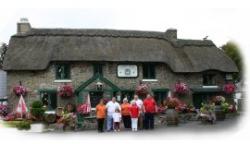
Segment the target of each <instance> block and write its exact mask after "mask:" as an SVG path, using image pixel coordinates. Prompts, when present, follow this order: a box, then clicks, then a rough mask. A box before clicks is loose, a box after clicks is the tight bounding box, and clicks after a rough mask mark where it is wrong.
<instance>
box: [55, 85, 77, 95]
mask: <svg viewBox="0 0 250 144" xmlns="http://www.w3.org/2000/svg"><path fill="white" fill-rule="evenodd" d="M58 95H59V96H61V97H72V96H74V92H73V86H72V85H66V84H65V85H61V86H59V87H58Z"/></svg>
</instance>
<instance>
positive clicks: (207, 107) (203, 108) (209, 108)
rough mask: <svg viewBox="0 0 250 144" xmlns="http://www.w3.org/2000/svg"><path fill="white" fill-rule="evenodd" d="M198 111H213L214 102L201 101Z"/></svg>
mask: <svg viewBox="0 0 250 144" xmlns="http://www.w3.org/2000/svg"><path fill="white" fill-rule="evenodd" d="M200 111H201V112H202V113H207V112H213V111H214V104H204V103H201V108H200Z"/></svg>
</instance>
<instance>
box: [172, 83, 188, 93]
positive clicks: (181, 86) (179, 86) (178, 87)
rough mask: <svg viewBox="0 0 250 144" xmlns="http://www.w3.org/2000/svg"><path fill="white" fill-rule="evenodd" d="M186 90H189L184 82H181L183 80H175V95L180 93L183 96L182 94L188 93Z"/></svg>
mask: <svg viewBox="0 0 250 144" xmlns="http://www.w3.org/2000/svg"><path fill="white" fill-rule="evenodd" d="M188 91H189V89H188V86H187V85H186V84H185V83H183V82H177V83H176V84H175V87H174V92H175V93H176V94H177V95H179V96H180V95H181V96H183V95H187V94H188Z"/></svg>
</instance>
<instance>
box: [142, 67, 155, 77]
mask: <svg viewBox="0 0 250 144" xmlns="http://www.w3.org/2000/svg"><path fill="white" fill-rule="evenodd" d="M142 67H143V79H155V65H154V64H143V65H142Z"/></svg>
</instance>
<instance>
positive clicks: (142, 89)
mask: <svg viewBox="0 0 250 144" xmlns="http://www.w3.org/2000/svg"><path fill="white" fill-rule="evenodd" d="M148 89H149V87H148V85H147V84H140V85H138V86H137V87H136V89H135V93H136V94H137V95H139V96H146V95H147V94H148Z"/></svg>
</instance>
